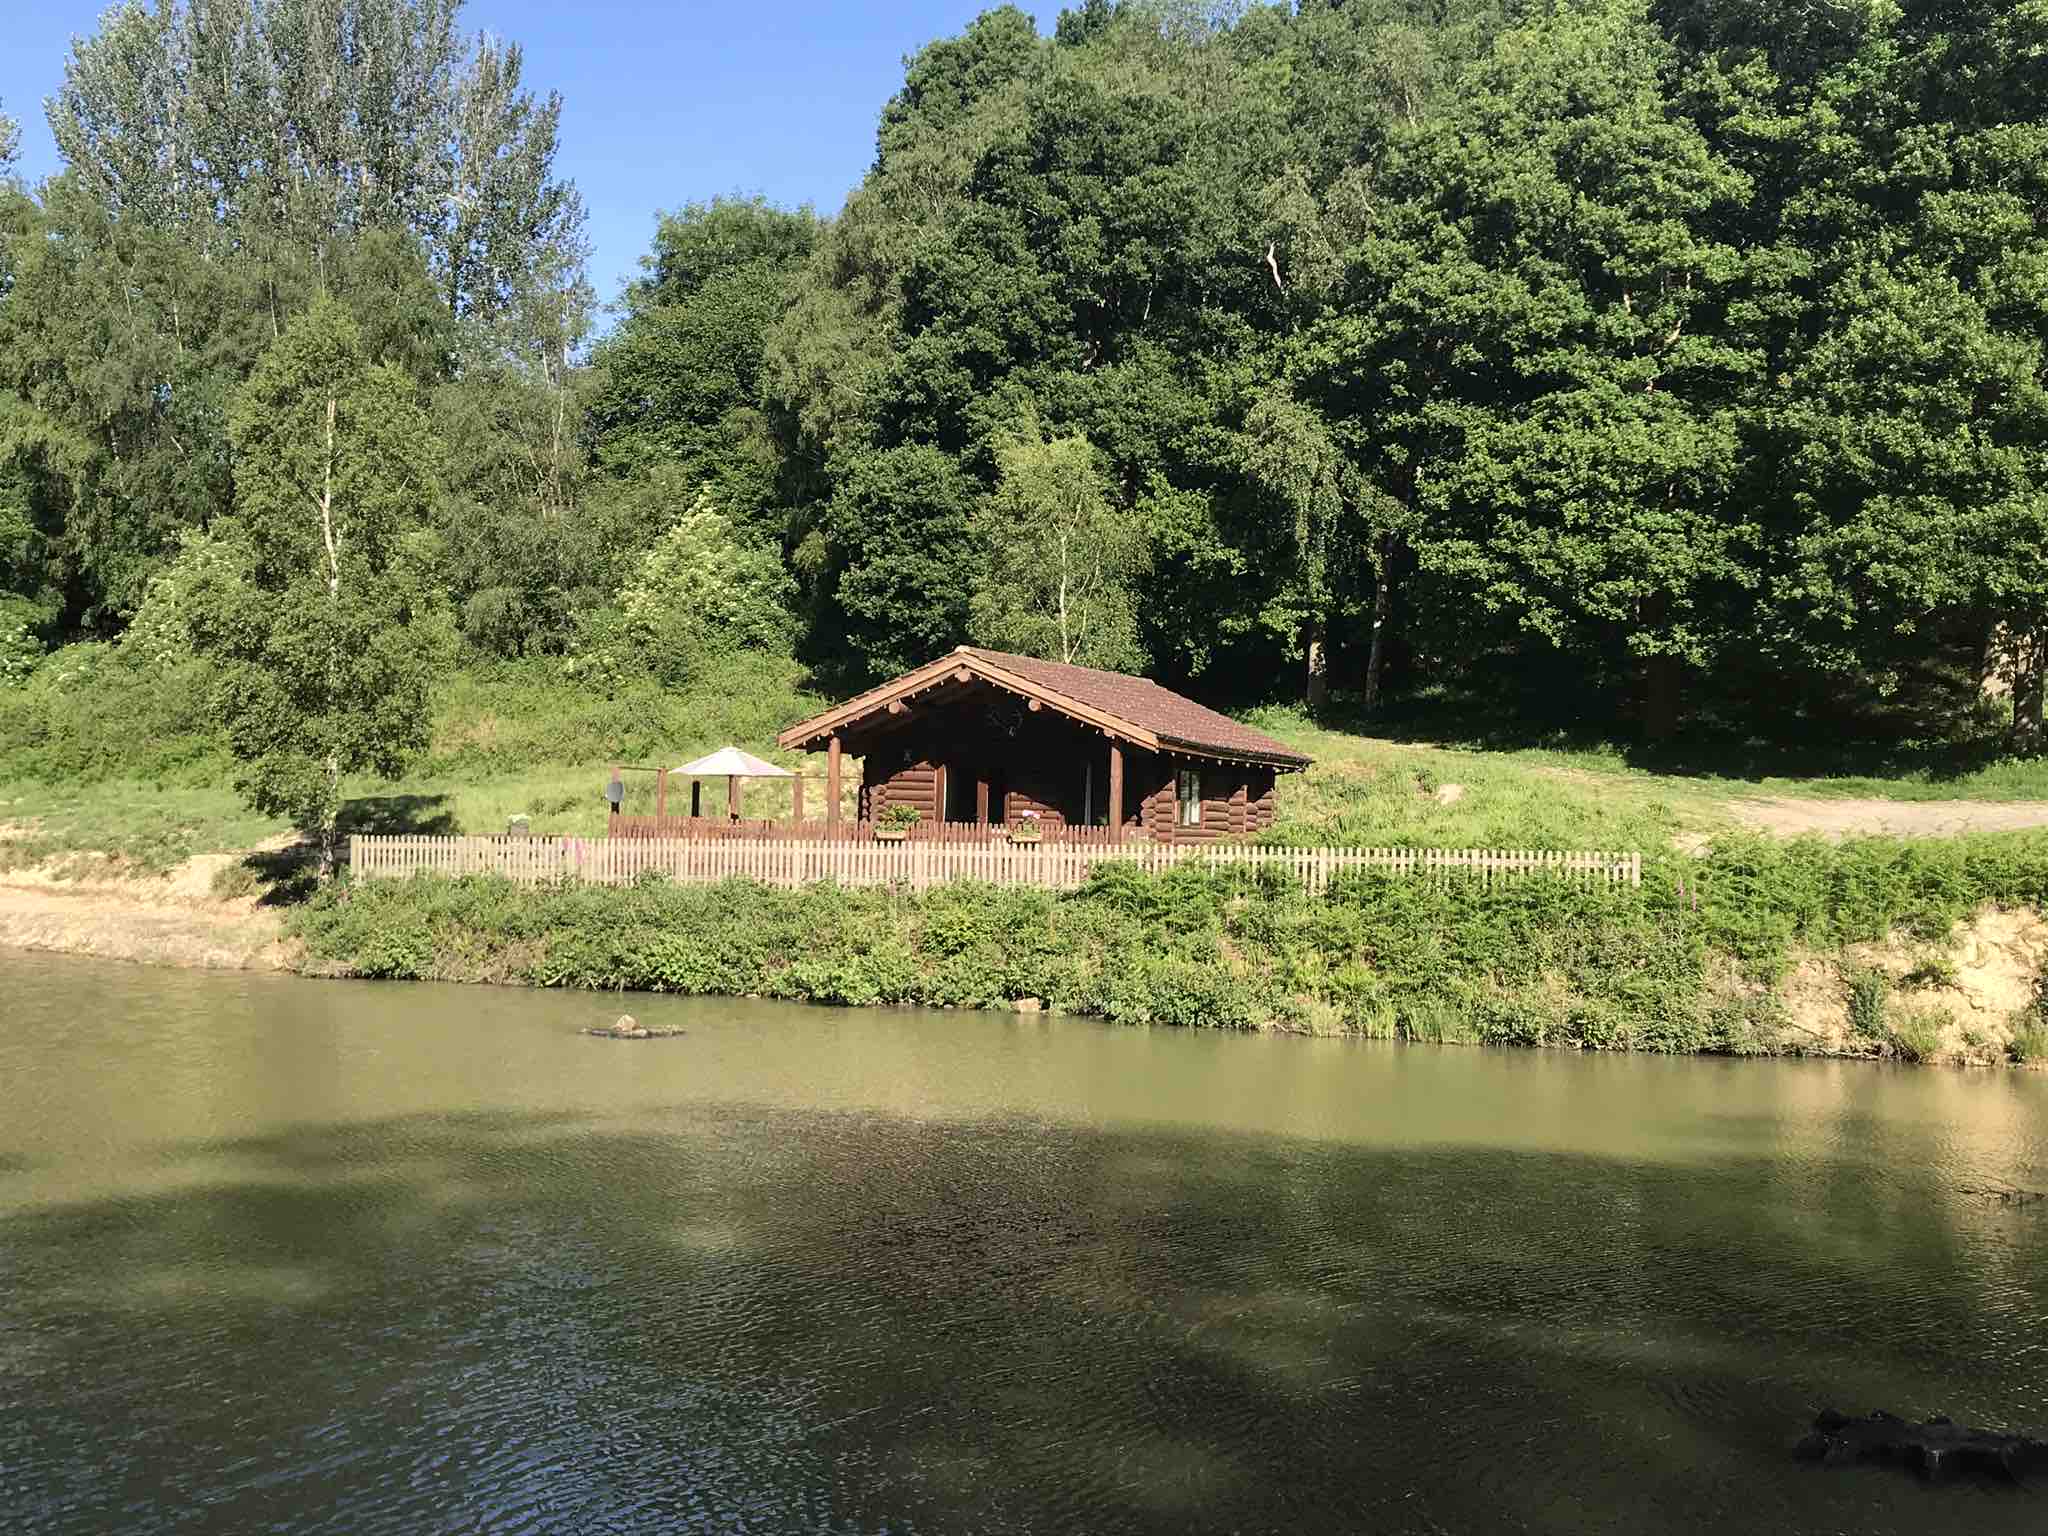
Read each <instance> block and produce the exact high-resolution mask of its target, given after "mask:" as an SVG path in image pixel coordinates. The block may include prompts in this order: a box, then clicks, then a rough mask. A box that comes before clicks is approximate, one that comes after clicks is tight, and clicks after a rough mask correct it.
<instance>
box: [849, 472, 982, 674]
mask: <svg viewBox="0 0 2048 1536" xmlns="http://www.w3.org/2000/svg"><path fill="white" fill-rule="evenodd" d="M979 495H980V487H979V486H978V485H976V483H975V482H974V481H973V480H972V479H971V478H970V477H969V476H968V475H967V473H966V472H965V471H964V470H962V469H961V467H960V465H959V464H958V462H957V461H955V460H954V459H953V458H952V457H950V456H949V455H947V454H944V453H941V452H940V451H939V450H938V449H936V448H933V447H929V446H926V445H914V446H907V447H901V448H891V449H885V450H883V451H881V452H877V453H869V454H864V455H862V456H860V457H859V458H858V459H856V460H855V461H854V463H853V464H852V465H851V467H850V468H849V469H848V471H847V474H846V477H845V479H844V480H843V481H842V482H841V483H840V486H839V489H838V493H837V494H836V495H835V496H834V498H833V501H832V506H831V509H830V514H829V515H830V519H831V522H830V533H831V539H830V547H831V549H832V551H833V557H834V563H833V565H832V566H831V567H829V568H828V569H827V570H826V571H824V572H822V573H821V577H820V579H821V581H822V583H823V584H824V586H825V589H826V591H827V592H828V593H829V594H830V597H831V599H832V601H833V603H834V605H835V607H836V608H837V610H838V626H837V632H836V634H835V633H833V632H832V631H830V630H828V631H826V633H827V635H828V637H829V638H830V639H831V640H833V641H835V642H836V643H835V644H834V645H833V650H834V651H836V652H837V653H838V656H837V658H836V659H838V660H839V662H840V664H841V665H842V666H843V667H845V669H846V671H847V672H848V673H849V674H850V680H862V679H872V678H876V677H887V676H888V675H889V674H890V673H892V672H901V671H904V670H906V669H907V668H910V667H915V666H922V665H923V664H924V663H925V662H927V661H930V660H931V659H932V657H934V656H936V655H938V654H939V653H940V652H941V651H946V650H950V649H952V648H953V647H954V646H955V645H957V644H959V643H960V642H961V641H962V640H964V639H966V638H967V610H968V605H969V603H970V601H971V599H972V596H973V591H974V563H975V561H976V559H978V558H979V556H980V554H981V548H980V544H979V542H978V541H977V540H976V538H975V533H974V510H975V505H976V502H977V500H978V498H979Z"/></svg>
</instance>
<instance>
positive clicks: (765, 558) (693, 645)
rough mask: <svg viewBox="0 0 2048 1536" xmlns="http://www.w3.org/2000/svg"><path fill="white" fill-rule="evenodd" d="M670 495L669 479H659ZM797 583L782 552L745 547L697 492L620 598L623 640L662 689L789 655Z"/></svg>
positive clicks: (707, 499) (708, 499) (725, 519)
mask: <svg viewBox="0 0 2048 1536" xmlns="http://www.w3.org/2000/svg"><path fill="white" fill-rule="evenodd" d="M665 478H666V484H667V485H668V486H669V487H670V489H671V493H672V494H673V493H674V489H675V487H676V481H675V479H674V477H672V476H671V477H665ZM794 596H795V583H793V582H792V581H791V580H790V577H789V572H788V571H787V570H785V569H784V568H783V564H782V558H781V553H780V551H778V550H776V549H774V548H773V547H772V546H768V545H761V544H753V543H749V542H748V541H747V540H746V539H745V538H744V537H742V536H741V535H739V534H738V533H737V532H736V531H735V530H734V528H733V525H732V521H731V519H730V518H728V517H726V516H725V515H724V514H723V513H722V512H720V511H719V510H718V508H717V506H716V505H715V504H714V503H713V502H712V499H711V497H710V496H709V494H708V493H705V492H699V493H698V494H697V496H696V497H695V498H694V499H692V500H691V501H690V502H689V503H688V505H687V506H686V507H685V508H684V510H683V511H682V512H681V513H680V514H678V515H677V517H676V519H675V521H674V522H673V523H671V524H670V525H669V528H668V530H667V532H665V533H663V534H662V536H661V538H660V539H659V540H658V541H657V542H656V544H655V546H654V547H653V548H652V549H650V550H649V551H648V552H647V553H646V555H645V556H643V557H642V558H641V561H640V564H639V566H638V567H637V568H636V569H635V571H634V573H633V577H632V579H631V580H630V581H628V582H627V583H626V585H625V586H624V587H623V588H621V589H620V592H619V608H620V611H621V615H622V617H623V621H624V632H625V638H626V641H627V643H628V644H630V645H631V646H632V648H633V651H634V653H635V655H636V656H637V657H638V658H639V659H640V660H641V661H642V662H643V663H644V664H645V665H646V666H647V667H648V668H649V669H650V670H651V671H652V672H653V673H654V674H655V675H656V676H657V677H659V678H660V679H661V680H662V681H663V682H665V683H669V684H672V685H673V684H680V683H683V682H685V681H687V680H688V679H689V677H690V676H691V674H692V673H694V672H695V671H696V670H697V668H698V667H699V666H700V665H701V664H702V663H703V662H704V661H706V660H707V659H709V658H712V657H715V656H721V655H727V654H730V653H731V652H734V651H766V652H770V653H773V654H780V655H787V654H788V653H789V650H790V646H791V644H792V643H793V642H794V640H795V638H796V635H795V631H796V623H795V619H794V617H793V616H792V614H791V611H790V605H791V599H792V598H793V597H794Z"/></svg>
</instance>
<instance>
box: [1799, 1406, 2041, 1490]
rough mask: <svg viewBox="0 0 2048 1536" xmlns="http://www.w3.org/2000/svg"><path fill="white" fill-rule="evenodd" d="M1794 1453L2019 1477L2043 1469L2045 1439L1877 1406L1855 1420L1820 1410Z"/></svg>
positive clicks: (1937, 1474)
mask: <svg viewBox="0 0 2048 1536" xmlns="http://www.w3.org/2000/svg"><path fill="white" fill-rule="evenodd" d="M1793 1454H1794V1455H1795V1456H1797V1457H1798V1458H1799V1459H1800V1460H1801V1461H1818V1462H1824V1463H1826V1464H1827V1465H1829V1466H1839V1465H1842V1464H1844V1463H1847V1462H1856V1461H1882V1462H1889V1463H1892V1464H1893V1465H1896V1466H1905V1467H1913V1468H1916V1469H1918V1470H1919V1472H1920V1473H1921V1475H1923V1476H1925V1477H1928V1478H1943V1477H1948V1476H1951V1475H1953V1474H1954V1473H1957V1472H1965V1471H1969V1472H1984V1473H1989V1474H1991V1475H1992V1476H1994V1477H2000V1478H2007V1479H2010V1480H2011V1481H2013V1482H2018V1481H2020V1480H2021V1479H2022V1478H2024V1477H2025V1476H2026V1475H2027V1474H2028V1473H2030V1472H2048V1441H2043V1440H2035V1439H2031V1438H2030V1437H2028V1436H2026V1435H2009V1434H2005V1433H2003V1432H2002V1431H1999V1430H1990V1429H1970V1428H1968V1427H1966V1426H1964V1425H1961V1424H1958V1423H1956V1422H1955V1421H1954V1420H1953V1419H1950V1418H1946V1417H1941V1418H1932V1419H1928V1420H1926V1421H1925V1422H1924V1423H1915V1422H1914V1421H1912V1420H1909V1419H1901V1418H1897V1417H1895V1416H1894V1415H1892V1414H1889V1413H1886V1412H1884V1411H1883V1410H1882V1409H1880V1410H1879V1411H1878V1412H1876V1413H1872V1414H1866V1415H1865V1416H1864V1417H1862V1418H1860V1419H1852V1418H1850V1417H1849V1416H1848V1415H1847V1414H1845V1413H1837V1412H1835V1411H1834V1410H1833V1409H1832V1408H1829V1409H1823V1410H1822V1411H1821V1413H1820V1415H1819V1416H1818V1417H1816V1418H1815V1419H1814V1421H1813V1431H1812V1433H1810V1434H1808V1435H1807V1436H1806V1438H1805V1439H1803V1440H1801V1441H1800V1442H1799V1444H1798V1445H1797V1446H1796V1447H1795V1448H1794V1449H1793Z"/></svg>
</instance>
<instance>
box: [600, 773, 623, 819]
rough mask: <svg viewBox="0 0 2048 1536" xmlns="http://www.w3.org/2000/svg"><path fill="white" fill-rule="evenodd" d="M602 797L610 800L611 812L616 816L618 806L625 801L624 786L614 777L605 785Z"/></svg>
mask: <svg viewBox="0 0 2048 1536" xmlns="http://www.w3.org/2000/svg"><path fill="white" fill-rule="evenodd" d="M604 797H605V799H607V800H609V801H611V803H612V814H613V815H614V816H616V815H618V813H619V807H620V806H621V805H624V804H625V803H626V786H625V785H624V784H622V783H621V782H619V780H618V779H616V778H614V779H613V780H612V781H611V783H609V784H607V785H605V787H604Z"/></svg>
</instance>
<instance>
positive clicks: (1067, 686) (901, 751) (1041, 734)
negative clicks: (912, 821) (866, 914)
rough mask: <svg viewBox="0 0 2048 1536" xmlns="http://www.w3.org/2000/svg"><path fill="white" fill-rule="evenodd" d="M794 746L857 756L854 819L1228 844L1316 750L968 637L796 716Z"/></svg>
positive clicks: (1176, 700) (836, 767)
mask: <svg viewBox="0 0 2048 1536" xmlns="http://www.w3.org/2000/svg"><path fill="white" fill-rule="evenodd" d="M776 740H777V742H778V743H779V744H780V745H782V746H783V747H786V748H789V749H792V750H796V751H805V752H823V753H825V754H826V770H825V779H826V786H825V804H826V806H827V808H828V814H830V815H834V816H836V815H837V814H838V809H839V803H840V772H841V769H840V760H841V758H842V756H844V755H847V754H852V755H855V756H858V757H859V758H860V759H861V783H860V796H859V812H858V814H859V819H860V820H862V821H874V820H878V819H880V818H881V817H882V816H883V814H884V813H885V812H887V811H889V810H890V809H892V808H893V807H896V806H909V807H911V808H912V809H913V810H915V811H916V812H917V813H918V815H919V816H920V817H921V818H923V819H925V820H927V821H935V822H947V823H966V824H970V825H979V826H984V827H1016V826H1017V825H1019V824H1020V823H1023V822H1026V821H1030V820H1036V821H1038V822H1039V823H1040V824H1041V825H1046V826H1050V827H1055V828H1075V827H1101V828H1103V829H1105V830H1104V834H1103V835H1104V836H1106V837H1107V838H1108V839H1109V840H1111V841H1123V840H1124V839H1126V838H1130V837H1138V836H1143V837H1149V838H1150V839H1151V840H1152V841H1154V842H1159V843H1204V842H1228V841H1233V840H1238V839H1242V838H1245V837H1249V836H1251V835H1252V834H1254V833H1257V832H1260V831H1262V830H1264V829H1265V828H1267V827H1269V826H1271V825H1272V824H1273V813H1274V794H1275V788H1276V785H1277V782H1278V779H1279V776H1280V775H1281V774H1283V773H1298V772H1300V771H1301V770H1302V769H1304V768H1306V767H1308V765H1309V759H1308V758H1307V757H1305V756H1304V755H1303V754H1301V753H1299V752H1297V751H1295V750H1294V749H1293V748H1292V747H1289V746H1286V745H1285V744H1283V743H1281V742H1278V741H1275V740H1274V739H1273V738H1272V737H1270V736H1267V735H1265V734H1263V733H1262V732H1259V731H1255V730H1253V729H1252V728H1251V727H1250V726H1247V725H1243V724H1240V723H1239V722H1238V721H1235V720H1232V719H1231V718H1230V717H1229V716H1228V715H1222V714H1218V713H1217V712H1216V711H1215V710H1213V709H1208V708H1205V707H1204V706H1202V705H1200V704H1197V703H1196V702H1195V701H1194V700H1192V699H1189V698H1184V697H1182V696H1181V695H1180V694H1177V693H1174V692H1173V691H1171V690H1170V689H1167V688H1162V687H1160V686H1159V684H1157V683H1155V682H1152V681H1150V680H1149V679H1146V678H1142V677H1128V676H1125V675H1124V674H1123V673H1120V672H1102V671H1097V670H1096V669H1095V668H1093V667H1077V666H1070V665H1068V664H1066V663H1063V662H1057V661H1040V660H1038V659H1037V658H1035V657H1030V656H1014V655H1010V654H1008V653H1007V652H1003V651H990V650H983V649H980V648H979V647H975V646H961V647H960V648H959V649H957V650H955V651H953V652H951V653H950V654H948V655H945V656H941V657H940V658H938V659H937V660H936V661H932V662H929V663H927V664H926V665H924V666H922V667H919V668H917V669H916V670H915V671H911V672H906V673H904V674H903V675H902V676H901V677H898V678H894V679H892V680H891V681H889V682H886V683H883V684H882V685H881V686H880V687H877V688H871V689H869V690H868V691H867V692H866V693H863V694H861V695H859V696H858V697H857V698H853V699H849V700H848V701H847V702H846V703H844V704H841V705H839V706H838V707H837V708H836V709H830V710H827V711H826V712H825V713H823V714H821V715H817V716H814V717H813V718H811V719H809V720H805V721H802V722H801V723H799V724H797V725H793V726H791V727H790V728H789V729H788V730H786V731H784V732H783V733H782V734H781V735H780V736H778V737H777V738H776Z"/></svg>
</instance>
